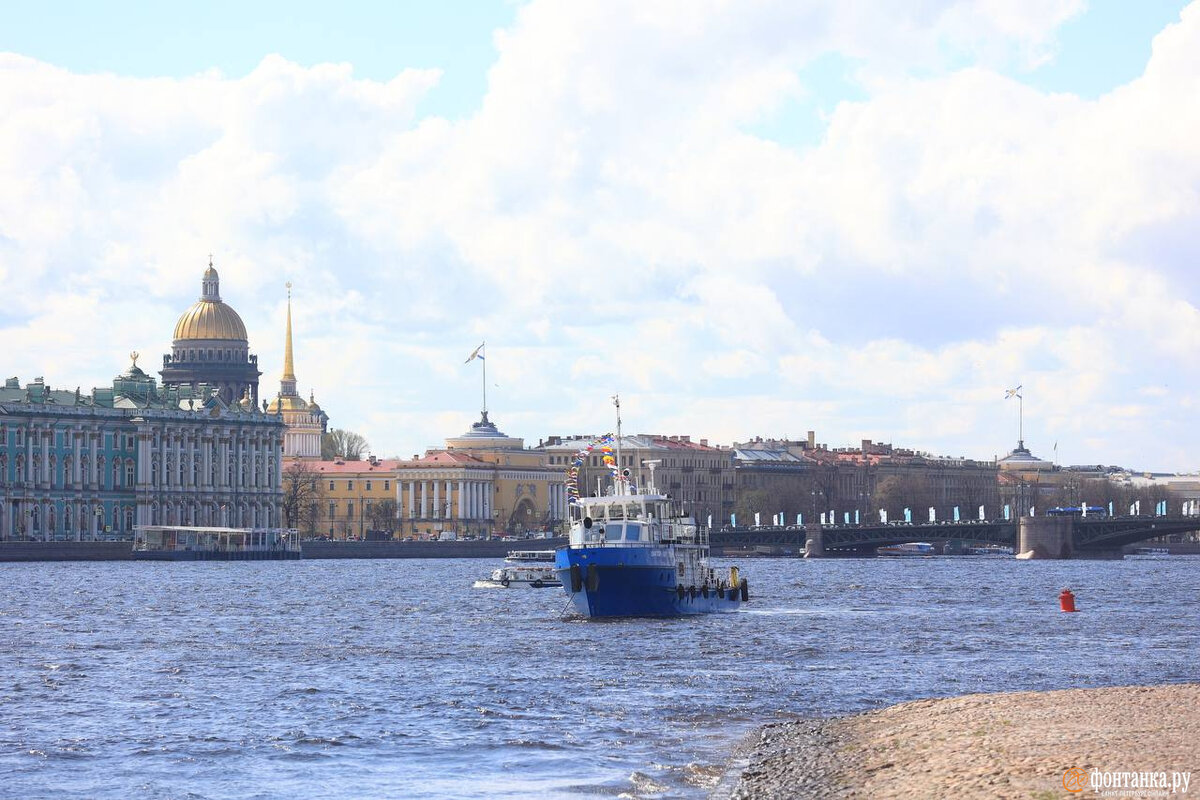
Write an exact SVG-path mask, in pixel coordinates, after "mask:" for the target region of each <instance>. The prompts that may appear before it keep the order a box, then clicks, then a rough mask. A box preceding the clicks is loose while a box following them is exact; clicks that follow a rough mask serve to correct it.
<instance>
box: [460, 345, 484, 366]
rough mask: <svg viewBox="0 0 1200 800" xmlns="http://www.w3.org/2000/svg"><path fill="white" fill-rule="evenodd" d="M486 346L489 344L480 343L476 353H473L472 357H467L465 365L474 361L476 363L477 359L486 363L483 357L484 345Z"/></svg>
mask: <svg viewBox="0 0 1200 800" xmlns="http://www.w3.org/2000/svg"><path fill="white" fill-rule="evenodd" d="M485 344H487V342H482V343H480V345H479V347H476V348H475V351H474V352H473V353H471V355H469V356H467V360H466V361H464V362H463V363H464V364H470V363H471V362H472V361H474V360H475V359H477V358H478V359H479V360H480V361H484V360H485V359H484V357H483V345H485Z"/></svg>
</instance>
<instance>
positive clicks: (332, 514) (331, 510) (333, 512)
mask: <svg viewBox="0 0 1200 800" xmlns="http://www.w3.org/2000/svg"><path fill="white" fill-rule="evenodd" d="M336 516H337V503H335V502H333V501H332V500H330V501H329V518H330V519H333V518H334V517H336ZM329 532H330V533H333V528H330V529H329Z"/></svg>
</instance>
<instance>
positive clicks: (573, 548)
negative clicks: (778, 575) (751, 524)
mask: <svg viewBox="0 0 1200 800" xmlns="http://www.w3.org/2000/svg"><path fill="white" fill-rule="evenodd" d="M617 408H618V409H619V408H620V403H619V401H617ZM605 440H606V441H612V437H605ZM620 441H621V438H620V418H619V417H618V420H617V436H616V437H615V442H616V457H615V458H613V457H612V456H611V455H609V454H608V453H606V455H605V457H604V461H605V464H607V465H608V466H609V467H610V470H611V471H612V472H613V481H612V485H611V486H610V487H609V490H608V494H606V495H604V496H601V497H579V496H577V494H576V493H575V492H574V491H572V490H573V489H574V487H575V486H576V485H577V484H576V483H575V480H574V478H575V475H574V474H572V475H569V477H568V482H567V485H568V495H569V496H570V503H569V505H568V509H569V514H570V521H569V531H568V543H567V545H566V546H565V547H560V548H559V549H558V550H557V551H556V552H555V559H554V568H555V571H556V572H557V573H558V576H559V578H560V579H561V580H562V584H563V588H564V589H565V590H566V592H567V594H568V595H569V596H570V598H571V602H572V604H573V605H574V607H575V610H576V611H577V612H579V613H580V614H582V615H583V616H585V617H647V616H652V617H675V616H682V615H686V614H705V613H709V612H714V611H736V610H737V609H739V608H741V607H742V604H743V603H745V602H747V601H748V600H749V599H750V593H749V586H748V583H747V581H746V579H745V578H740V577H739V575H738V569H737V567H730V568H729V569H721V570H718V569H715V568H713V567H712V566H710V564H709V553H708V529H707V528H704V527H701V526H699V525H697V524H696V521H695V520H694V519H692V518H691V517H689V516H686V515H684V514H683V513H682V511H681V510H680V508H679V507H678V504H677V503H675V502H674V501H673V500H672V498H671V497H670V495H665V494H659V493H658V491H657V490H656V489H655V487H654V467H655V466H656V464H657V462H646V466H647V467H649V469H650V482H649V485H648V486H647V487H646V488H645V490H644V491H642V492H639V491H638V490H637V489H636V487H634V486H633V484H632V483H631V482H630V480H629V470H620V471H619V470H617V469H616V465H618V464H620ZM603 450H606V451H610V448H609V447H608V446H607V445H606V446H604V447H603ZM610 452H611V451H610ZM577 463H578V460H577ZM572 472H573V473H574V472H575V470H574V469H573V470H572Z"/></svg>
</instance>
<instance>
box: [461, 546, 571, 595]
mask: <svg viewBox="0 0 1200 800" xmlns="http://www.w3.org/2000/svg"><path fill="white" fill-rule="evenodd" d="M510 586H529V587H531V588H534V589H541V588H544V587H548V586H562V581H561V580H559V578H558V573H556V572H555V571H554V551H553V550H513V551H511V552H510V553H509V554H508V555H507V556H506V557H505V558H504V566H502V567H499V568H497V569H494V570H492V573H491V575H489V576H488V577H487V578H484V579H483V580H478V581H475V583H474V588H476V589H507V588H509V587H510Z"/></svg>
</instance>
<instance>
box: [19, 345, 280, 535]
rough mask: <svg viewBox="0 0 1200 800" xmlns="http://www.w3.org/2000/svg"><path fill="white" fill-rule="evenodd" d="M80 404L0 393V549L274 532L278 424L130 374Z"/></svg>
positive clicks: (241, 407)
mask: <svg viewBox="0 0 1200 800" xmlns="http://www.w3.org/2000/svg"><path fill="white" fill-rule="evenodd" d="M136 358H137V354H136V353H135V354H134V362H133V364H132V366H130V368H129V369H128V370H127V371H126V372H125V373H123V374H122V375H120V376H118V377H117V378H115V379H114V380H113V384H112V387H111V388H100V389H94V390H93V392H92V394H91V395H90V396H89V395H83V394H81V393H80V391H79V390H78V389H76V390H74V391H67V390H61V389H56V390H52V389H51V388H50V387H49V386H47V385H46V384H45V383H44V381H43V380H42V379H41V378H37V379H35V380H34V381H33V382H32V383H29V384H26V385H25V386H24V387H23V388H22V387H21V385H20V381H19V380H18V379H17V378H10V379H8V380H7V381H6V382H5V385H4V388H3V389H0V538H3V539H16V538H25V539H28V538H32V539H37V540H54V539H66V540H81V539H96V538H100V537H102V536H106V535H118V536H128V535H129V534H130V533H131V531H132V528H133V526H134V525H135V524H144V525H217V526H235V527H272V526H277V525H278V524H279V522H280V520H279V507H280V500H281V490H280V462H279V457H280V452H281V446H282V442H283V430H284V426H283V421H282V420H281V419H280V418H279V417H278V416H276V415H269V414H264V413H262V412H261V411H260V410H258V409H256V408H255V407H254V405H253V404H251V403H249V402H247V403H233V404H227V403H226V402H225V401H224V399H223V398H222V396H221V394H220V392H219V390H217V388H216V387H212V386H209V385H207V384H204V383H200V384H197V385H195V386H192V385H191V384H183V385H176V386H170V387H162V388H161V389H160V388H159V387H157V386H156V382H155V380H154V378H152V377H151V376H149V375H147V374H146V373H145V372H143V371H142V370H141V369H140V368H139V367H138V366H137V360H136Z"/></svg>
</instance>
